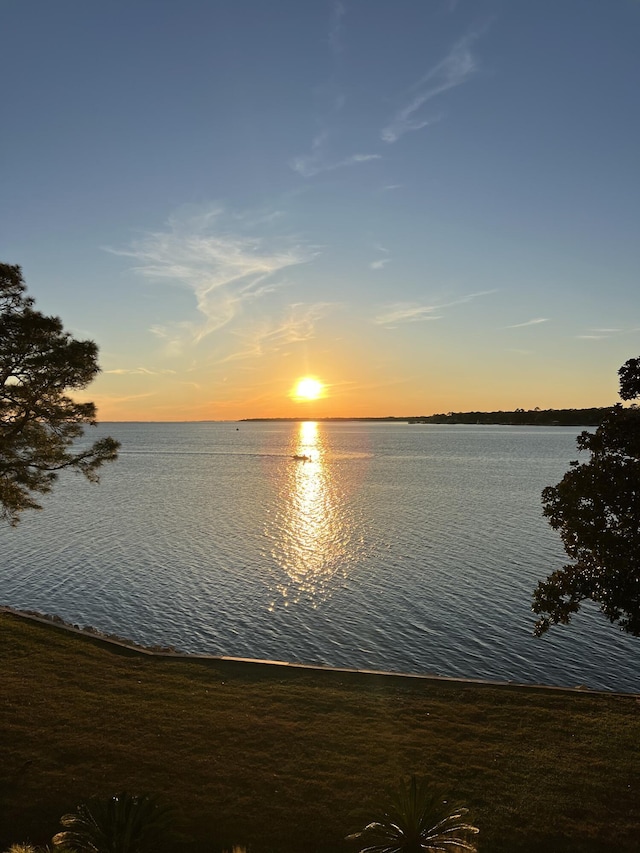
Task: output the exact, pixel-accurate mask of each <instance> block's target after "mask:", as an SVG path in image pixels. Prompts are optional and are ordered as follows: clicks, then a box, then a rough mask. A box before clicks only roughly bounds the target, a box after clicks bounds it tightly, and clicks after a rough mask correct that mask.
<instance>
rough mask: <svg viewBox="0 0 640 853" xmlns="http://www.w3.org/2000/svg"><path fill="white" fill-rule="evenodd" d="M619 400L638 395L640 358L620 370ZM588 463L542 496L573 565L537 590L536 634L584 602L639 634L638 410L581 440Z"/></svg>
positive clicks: (622, 411) (614, 414) (621, 412)
mask: <svg viewBox="0 0 640 853" xmlns="http://www.w3.org/2000/svg"><path fill="white" fill-rule="evenodd" d="M618 374H619V377H620V396H621V398H622V399H623V400H631V399H634V398H636V397H638V396H640V359H637V358H634V359H629V361H627V362H625V364H623V366H622V367H621V368H620V370H619V371H618ZM577 446H578V449H579V450H580V451H587V452H588V453H589V454H590V458H589V460H588V461H587V462H584V463H582V464H580V463H579V462H577V461H576V462H572V463H571V468H570V470H569V471H568V472H567V473H566V474H565V475H564V477H563V478H562V480H561V481H560V482H559V483H558V485H557V486H549V487H547V488H546V489H544V491H543V492H542V503H543V507H544V509H543V512H544V515H545V516H546V517H547V518H548V519H549V524H550V525H551V526H552V527H553V528H554V529H555V530H558V531H560V536H561V537H562V542H563V544H564V549H565V551H566V552H567V555H568V556H569V557H570V558H571V560H573V562H572V563H569V564H568V565H565V566H563V567H562V568H561V569H558V570H557V571H555V572H553V574H551V575H550V576H549V577H548V578H547V579H546V581H544V582H541V583H539V584H538V586H537V588H536V590H535V592H534V595H533V611H534V612H535V613H537V614H538V615H539V616H540V619H538V621H537V622H536V625H535V633H536V634H537V635H538V636H540V635H541V634H543V633H544V632H545V631H547V630H548V628H549V627H550V626H551V625H555V624H558V623H562V624H568V623H569V622H570V620H571V617H572V615H573V614H574V613H577V612H578V610H579V609H580V605H581V603H582V602H583V601H585V600H587V599H590V600H591V601H593V602H595V603H596V604H597V605H598V606H599V608H600V610H601V611H602V613H604V615H605V616H606V617H607V618H608V619H609V620H610V621H611V622H614V623H618V624H619V625H620V627H621V628H622V630H623V631H626V632H628V633H629V634H633V635H634V636H640V409H638V407H637V406H636V405H635V404H634V405H631V406H629V407H628V408H624V407H623V406H622V405H621V404H620V403H618V404H617V405H616V406H614V407H613V408H612V409H611V410H610V412H609V413H608V414H607V415H606V417H605V418H604V419H603V421H602V422H601V424H600V426H599V427H598V428H597V430H596V431H595V432H594V433H589V432H582V433H580V435H579V436H578V439H577Z"/></svg>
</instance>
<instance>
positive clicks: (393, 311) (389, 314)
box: [373, 290, 497, 329]
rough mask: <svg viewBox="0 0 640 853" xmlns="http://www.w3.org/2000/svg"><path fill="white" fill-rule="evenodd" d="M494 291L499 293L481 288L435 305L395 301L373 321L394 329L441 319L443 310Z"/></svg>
mask: <svg viewBox="0 0 640 853" xmlns="http://www.w3.org/2000/svg"><path fill="white" fill-rule="evenodd" d="M493 293H497V291H496V290H481V291H478V292H477V293H468V294H466V295H465V296H460V297H459V298H458V299H453V300H451V301H450V302H443V303H441V304H435V305H420V304H419V303H417V302H393V303H390V304H387V305H384V306H382V307H381V310H380V313H379V314H378V315H377V316H376V317H374V318H373V322H374V323H375V324H376V325H378V326H385V327H386V328H389V329H394V328H396V326H397V325H399V324H401V323H417V322H422V321H424V320H441V319H442V318H443V316H444V314H443V313H441V312H442V311H443V310H444V309H446V308H452V307H453V306H455V305H464V304H465V303H467V302H472V301H473V300H474V299H477V298H478V297H481V296H489V295H491V294H493Z"/></svg>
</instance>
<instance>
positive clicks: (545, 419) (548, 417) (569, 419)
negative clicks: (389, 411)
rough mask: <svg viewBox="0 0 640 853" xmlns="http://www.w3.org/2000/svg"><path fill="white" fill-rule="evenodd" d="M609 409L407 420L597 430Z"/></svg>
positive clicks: (519, 411) (520, 411)
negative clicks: (589, 428)
mask: <svg viewBox="0 0 640 853" xmlns="http://www.w3.org/2000/svg"><path fill="white" fill-rule="evenodd" d="M609 411H610V408H598V409H529V410H525V409H516V410H515V411H514V412H447V414H446V415H445V414H441V415H427V416H425V417H419V418H410V419H409V423H411V424H504V425H505V426H506V425H508V426H598V425H599V424H600V421H601V420H602V418H603V417H604V416H605V415H606V413H607V412H609Z"/></svg>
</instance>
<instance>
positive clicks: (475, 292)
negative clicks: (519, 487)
mask: <svg viewBox="0 0 640 853" xmlns="http://www.w3.org/2000/svg"><path fill="white" fill-rule="evenodd" d="M0 28H1V30H2V33H3V48H2V51H1V53H0V95H1V103H2V111H3V119H4V121H3V132H2V141H1V142H0V148H1V151H2V155H1V157H0V199H1V200H2V203H1V204H0V261H2V262H4V263H11V264H20V265H21V266H22V269H23V274H24V277H25V281H26V283H27V287H28V290H29V293H30V294H31V295H32V296H33V297H34V298H35V300H36V307H37V308H39V309H40V310H41V311H43V312H45V313H47V314H55V315H57V316H60V317H61V318H62V320H63V322H64V324H65V327H66V328H67V329H68V330H69V331H70V332H72V334H74V335H75V336H76V337H80V338H91V339H92V340H95V341H96V343H97V344H98V346H99V349H100V365H101V368H102V372H101V374H100V375H99V377H98V378H97V379H96V380H95V381H94V382H93V383H92V384H91V385H90V387H89V388H88V389H87V390H86V391H85V392H82V393H81V394H80V395H77V396H78V398H81V399H92V400H94V401H95V402H96V404H97V406H98V417H99V419H100V420H103V421H123V420H136V421H165V420H169V421H185V420H209V419H213V420H234V419H240V418H250V417H309V418H315V417H349V416H353V417H384V416H389V415H393V416H398V417H402V416H408V415H428V414H432V413H437V412H449V411H469V410H483V411H490V410H499V409H502V410H511V409H515V408H524V409H530V408H534V407H536V406H537V407H539V408H568V407H572V408H574V407H575V408H580V407H590V406H606V405H611V404H613V403H614V402H616V400H617V387H618V386H617V370H618V368H619V367H620V365H621V364H622V363H623V362H624V361H626V360H627V359H628V358H631V357H636V356H638V355H640V289H639V288H638V274H639V270H640V264H639V261H640V239H639V235H638V225H639V223H640V168H639V166H640V162H639V152H640V100H639V98H638V92H639V91H640V51H638V49H637V45H638V39H639V36H640V2H638V0H606V2H604V0H535V2H528V0H305V2H301V0H268V2H267V0H108V2H107V0H102V2H99V0H55V2H52V0H0ZM303 377H313V378H315V379H316V380H317V381H318V382H320V383H322V389H321V394H320V396H319V397H318V398H317V399H313V400H309V399H298V398H296V395H295V393H294V392H293V389H295V387H296V384H297V382H298V381H299V380H300V379H301V378H303Z"/></svg>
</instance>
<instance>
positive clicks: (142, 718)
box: [0, 614, 640, 853]
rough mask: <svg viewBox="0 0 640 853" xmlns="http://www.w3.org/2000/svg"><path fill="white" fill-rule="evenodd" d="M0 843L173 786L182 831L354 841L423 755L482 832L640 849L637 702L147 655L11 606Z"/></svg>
mask: <svg viewBox="0 0 640 853" xmlns="http://www.w3.org/2000/svg"><path fill="white" fill-rule="evenodd" d="M0 649H1V653H0V679H1V682H0V684H1V695H0V727H1V728H0V731H1V736H2V742H1V745H2V757H3V758H2V772H1V773H0V810H1V811H0V845H3V846H1V847H0V849H4V848H5V847H6V846H7V845H8V844H9V843H10V842H14V841H24V840H27V839H29V840H31V841H33V842H37V843H44V842H47V841H49V840H50V838H51V836H52V835H53V834H54V833H55V832H56V831H57V830H58V829H59V824H58V818H59V817H60V815H61V814H63V813H64V812H67V811H69V810H70V809H71V808H73V806H74V805H75V804H76V803H78V802H79V801H81V800H83V799H85V798H86V797H87V796H89V795H91V794H100V795H107V794H112V793H115V792H117V791H120V790H128V791H130V792H133V793H140V792H152V793H157V794H160V795H161V796H162V797H163V798H164V799H165V800H166V801H167V802H168V803H171V804H172V805H173V806H174V807H175V811H176V822H177V824H178V826H179V828H180V830H181V831H182V839H181V840H178V841H175V842H173V843H172V844H168V845H167V848H166V849H167V850H169V849H170V850H176V851H184V853H187V851H188V853H192V851H193V853H200V851H202V853H204V851H207V853H211V851H215V850H217V849H220V847H221V846H222V845H225V844H226V845H229V843H230V842H232V841H236V842H243V843H247V844H249V845H250V849H251V851H253V853H262V851H282V853H285V851H287V853H288V851H298V853H305V851H318V853H321V851H322V853H324V851H347V850H349V849H350V848H349V845H347V844H346V843H345V842H344V840H343V839H344V836H345V835H346V834H347V833H349V832H351V831H353V830H355V829H358V828H361V827H362V825H363V824H364V823H365V822H367V821H368V819H369V818H370V817H371V816H372V814H373V812H374V810H375V808H376V807H377V806H378V805H379V804H380V803H384V802H385V797H384V794H385V791H386V790H387V789H388V788H389V787H391V786H394V785H395V784H396V783H397V781H398V780H399V779H400V778H402V777H403V776H406V775H407V774H409V773H419V774H424V775H425V776H427V777H428V778H429V779H431V780H432V781H433V783H434V785H435V786H436V787H437V788H439V789H441V790H442V791H444V792H447V793H449V794H450V795H451V796H455V797H457V798H460V799H461V800H462V801H464V802H466V803H467V805H468V806H469V807H470V808H471V810H472V812H471V816H472V818H473V820H474V821H475V823H476V824H477V825H478V826H479V827H480V829H481V835H480V836H479V842H480V849H481V850H482V851H496V852H497V853H498V852H499V851H505V853H506V851H531V853H533V851H536V853H538V851H540V850H545V851H586V853H589V851H600V850H616V851H637V850H638V849H640V803H639V794H640V773H639V767H638V755H639V742H640V706H639V705H638V703H637V701H636V698H635V697H619V696H602V695H596V696H594V695H588V694H581V693H575V692H562V691H546V690H537V689H532V688H523V689H521V688H514V687H494V686H488V685H477V684H465V683H456V682H442V681H429V680H412V679H402V678H384V677H376V676H359V675H353V674H343V673H339V672H338V673H336V672H328V673H324V672H316V671H304V670H296V669H292V668H282V667H272V666H268V665H262V664H253V665H252V664H236V663H232V662H220V661H206V662H205V661H184V660H180V659H173V660H172V659H167V658H162V657H155V658H154V657H148V656H144V655H141V654H139V653H136V652H130V651H126V650H122V649H118V648H117V647H109V646H107V645H105V644H101V643H99V642H96V641H94V640H93V639H91V638H87V637H81V636H78V635H74V634H71V633H68V632H66V631H63V630H60V629H58V628H55V627H52V626H47V625H41V624H38V623H32V622H29V621H26V620H23V619H20V618H18V617H16V616H13V615H10V614H2V615H0Z"/></svg>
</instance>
